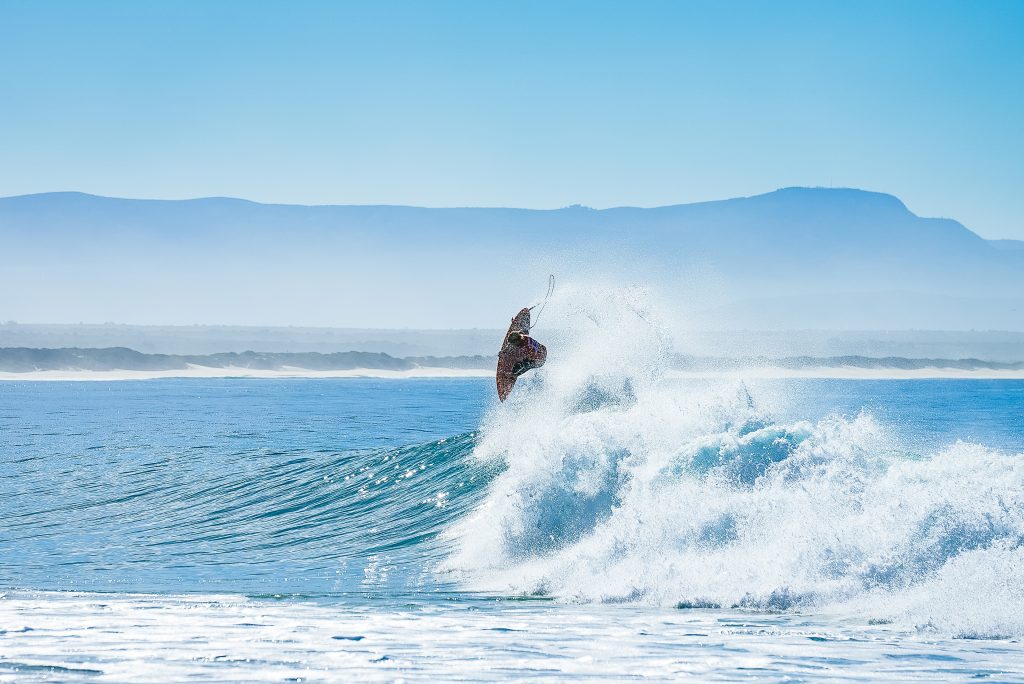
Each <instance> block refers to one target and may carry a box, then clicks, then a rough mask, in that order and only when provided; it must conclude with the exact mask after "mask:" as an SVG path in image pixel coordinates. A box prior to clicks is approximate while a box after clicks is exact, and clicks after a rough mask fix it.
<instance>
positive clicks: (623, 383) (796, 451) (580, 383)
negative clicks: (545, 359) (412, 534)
mask: <svg viewBox="0 0 1024 684" xmlns="http://www.w3.org/2000/svg"><path fill="white" fill-rule="evenodd" d="M629 296H630V295H628V294H627V295H626V296H625V301H615V297H614V296H613V295H608V294H605V295H600V296H595V297H591V298H590V299H589V300H588V301H589V302H590V304H591V306H592V307H594V308H596V309H598V310H600V311H602V312H604V311H605V310H606V308H607V306H608V304H609V302H610V301H611V303H612V304H614V305H615V306H613V307H612V309H613V310H614V312H615V314H614V315H605V316H596V315H592V314H593V311H591V310H588V307H587V306H583V305H580V304H579V299H580V297H579V296H578V295H577V299H576V302H575V304H576V306H575V309H576V310H575V311H567V310H563V314H562V315H564V316H570V317H571V316H575V317H576V319H577V320H575V321H570V323H569V324H567V325H565V327H566V329H580V328H575V327H574V325H580V324H581V323H582V325H583V330H584V334H583V335H582V337H581V339H582V341H575V343H574V341H572V340H568V341H567V340H562V341H560V343H561V344H560V345H559V347H554V348H566V347H568V348H569V351H567V352H566V353H565V354H564V356H563V358H558V359H553V361H554V362H553V363H550V365H549V367H548V368H545V369H543V370H542V371H541V372H539V373H537V374H536V375H535V376H534V377H532V378H528V379H527V382H524V383H523V384H522V386H521V387H517V392H516V393H515V395H514V397H513V400H512V401H510V402H508V403H507V404H505V405H502V406H500V407H496V408H495V410H494V411H492V412H491V414H490V415H489V416H488V418H487V419H486V421H485V424H484V426H483V429H482V430H481V433H480V438H479V443H478V446H477V448H476V451H475V455H476V457H477V458H480V459H483V460H486V461H493V460H501V461H503V462H504V463H505V464H506V465H507V470H506V471H505V472H504V473H503V474H501V475H500V476H499V477H498V478H496V479H495V481H494V482H493V483H492V484H491V489H490V492H489V494H488V496H487V498H486V500H485V502H484V503H483V505H482V506H480V507H479V508H478V509H477V510H476V511H475V513H474V514H473V515H472V516H470V517H468V518H467V519H465V520H463V521H461V522H460V523H459V524H458V525H457V526H456V527H455V528H454V530H453V531H452V534H453V536H454V538H455V540H456V543H457V551H456V552H455V554H454V555H453V557H452V558H451V560H450V561H449V563H448V565H449V566H450V567H451V568H455V569H458V570H460V571H462V572H463V573H465V581H466V583H467V584H469V585H471V586H473V587H476V588H486V589H491V590H497V591H514V592H525V593H534V594H552V595H556V596H558V597H560V598H564V599H568V600H575V601H602V602H620V601H631V602H633V601H641V602H648V603H652V604H658V605H671V606H680V607H708V606H722V607H742V608H750V609H758V610H792V609H796V608H808V607H813V608H815V609H818V610H821V609H829V608H830V607H834V608H838V607H840V606H842V607H843V609H844V610H846V611H848V610H851V609H853V610H854V611H855V612H858V611H859V612H862V613H864V614H865V616H868V617H873V618H877V619H885V620H900V621H903V622H906V623H907V624H909V625H912V626H917V627H921V626H922V625H924V626H928V625H931V626H935V625H940V626H941V628H942V629H944V630H946V631H949V632H954V633H964V634H971V635H986V634H1015V635H1019V634H1024V617H1021V616H1024V590H1022V589H1021V583H1020V581H1019V576H1020V574H1019V571H1020V569H1021V567H1022V565H1021V560H1022V554H1024V486H1022V485H1024V458H1022V457H1021V456H1020V455H1011V454H1007V453H1004V452H1000V451H996V450H992V449H988V448H985V447H983V446H980V445H976V444H969V443H964V442H960V443H957V444H955V445H953V446H951V447H949V448H947V449H946V450H944V451H941V452H940V453H935V454H930V455H926V456H913V455H910V454H907V453H904V452H902V451H900V449H898V448H897V447H896V446H895V445H896V443H897V440H895V439H893V437H892V436H891V435H889V434H887V431H886V429H884V428H883V427H882V426H881V425H880V424H879V423H878V422H877V421H876V420H875V419H874V418H873V417H872V416H871V415H870V414H869V413H861V414H860V415H858V416H855V417H840V416H834V417H831V418H827V419H825V420H821V421H817V422H809V421H799V422H794V423H780V422H776V421H773V420H772V418H771V416H770V415H769V413H768V412H766V411H764V410H762V409H760V408H759V406H758V403H757V401H755V400H754V399H753V398H752V397H751V396H750V394H749V393H748V391H747V389H746V388H745V387H744V386H743V385H742V384H703V385H697V384H695V383H685V384H684V383H681V382H678V381H672V380H669V379H666V378H665V377H663V376H662V374H661V373H660V372H659V369H660V368H663V367H664V365H663V363H662V361H663V358H664V354H663V350H664V336H663V334H662V332H661V331H660V329H659V328H658V327H657V326H656V325H655V324H653V323H651V322H650V318H649V317H648V316H645V315H642V312H640V311H638V309H637V308H636V307H635V306H634V305H633V303H632V302H630V301H628V300H629ZM548 315H549V316H550V315H552V314H550V313H549V314H548ZM630 318H631V319H632V320H627V319H630ZM608 319H612V321H613V322H612V323H611V325H607V323H606V321H607V320H608ZM588 321H589V325H588V324H587V322H588ZM624 321H626V322H627V323H628V325H624V324H623V322H624ZM594 339H599V340H601V341H602V344H600V345H598V348H597V349H596V350H595V349H594V345H593V344H592V342H593V340H594ZM563 345H565V346H563ZM971 577H979V578H982V579H981V580H980V582H981V586H983V587H985V589H984V590H983V592H982V593H980V594H976V595H973V596H971V599H970V600H969V601H967V600H961V601H959V602H956V601H951V600H949V594H950V592H951V591H952V592H957V593H956V595H957V596H961V597H963V596H965V595H969V594H970V593H971V590H970V583H969V582H970V578H971ZM953 606H955V609H954V607H953ZM1007 606H1011V607H1012V609H1008V608H1007ZM1000 616H1001V617H1000Z"/></svg>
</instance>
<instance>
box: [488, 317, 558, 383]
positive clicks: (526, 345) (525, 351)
mask: <svg viewBox="0 0 1024 684" xmlns="http://www.w3.org/2000/svg"><path fill="white" fill-rule="evenodd" d="M547 358H548V350H547V347H545V346H544V345H543V344H541V343H540V342H538V341H537V340H535V339H533V338H532V337H530V310H529V309H523V310H522V311H520V312H519V313H518V314H516V317H515V318H513V319H512V325H510V326H509V328H508V332H507V333H505V341H504V342H502V344H501V351H499V352H498V372H497V381H498V399H500V400H501V401H505V399H507V398H508V395H509V393H510V392H511V391H512V386H513V385H515V384H516V379H517V378H518V377H519V376H520V375H522V374H523V373H525V372H526V371H528V370H533V369H534V368H540V367H541V366H543V365H544V362H545V361H546V360H547Z"/></svg>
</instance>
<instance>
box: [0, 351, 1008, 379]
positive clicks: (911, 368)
mask: <svg viewBox="0 0 1024 684" xmlns="http://www.w3.org/2000/svg"><path fill="white" fill-rule="evenodd" d="M495 362H496V360H495V358H494V357H493V356H490V357H487V356H454V357H432V356H427V357H406V358H395V357H392V356H389V355H387V354H381V353H376V354H375V353H368V352H338V353H333V354H319V353H316V352H307V353H272V352H271V353H266V352H263V353H261V352H251V351H250V352H243V353H241V354H238V353H234V352H230V353H221V354H209V355H173V354H143V353H140V352H137V351H134V350H132V349H126V348H123V347H115V348H107V349H78V348H65V349H28V348H0V380H103V379H108V380H118V379H148V378H162V377H354V376H371V377H474V376H481V377H483V376H490V375H491V374H492V373H493V369H494V367H495ZM669 365H670V368H671V370H672V371H674V372H676V373H678V374H681V375H733V374H735V375H746V376H749V377H755V378H756V377H786V376H793V377H852V378H859V377H1022V378H1024V361H1018V362H998V361H983V360H980V359H926V358H921V359H912V358H903V357H881V358H878V357H865V356H836V357H811V356H794V357H784V358H774V359H773V358H768V357H764V356H756V357H743V358H722V357H707V356H701V357H698V356H683V355H676V356H674V357H673V358H672V359H671V362H670V364H669Z"/></svg>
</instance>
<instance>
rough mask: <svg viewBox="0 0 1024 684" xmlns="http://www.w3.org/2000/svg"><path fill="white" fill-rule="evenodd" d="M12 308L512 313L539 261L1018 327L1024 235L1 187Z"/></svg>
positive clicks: (876, 224)
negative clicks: (6, 193) (131, 196)
mask: <svg viewBox="0 0 1024 684" xmlns="http://www.w3.org/2000/svg"><path fill="white" fill-rule="evenodd" d="M0 240H2V244H3V256H4V258H3V261H2V269H0V320H9V319H13V320H19V321H28V322H77V321H86V322H94V323H98V322H102V321H116V322H128V323H147V324H191V323H206V324H216V323H226V324H249V325H252V324H256V325H305V326H335V327H361V328H402V327H408V328H472V327H479V328H487V329H491V328H499V329H500V328H501V327H503V325H504V323H505V321H507V319H508V318H509V317H510V315H511V313H510V312H514V310H515V309H516V308H518V306H520V305H521V304H523V303H525V302H526V301H528V300H530V299H535V298H536V296H537V295H538V294H541V293H542V291H543V289H544V281H545V278H546V274H547V273H549V272H554V273H557V274H558V276H559V282H560V283H569V284H572V283H576V284H578V285H582V286H584V287H591V286H599V285H604V286H615V285H618V284H625V283H631V284H642V285H650V286H652V287H653V288H654V290H655V291H656V292H657V294H658V297H659V299H660V301H663V302H667V305H666V307H667V308H668V309H669V310H670V313H671V316H670V317H674V318H676V319H677V321H678V322H679V323H680V325H682V326H686V327H698V328H714V329H723V328H746V329H770V330H785V329H794V328H827V329H911V328H931V329H946V330H969V329H972V328H976V329H996V330H1010V331H1021V330H1024V243H1021V242H1019V241H1012V240H985V239H982V238H981V237H979V236H978V235H976V234H974V233H972V232H971V231H970V230H968V229H967V228H965V227H964V226H962V225H961V224H959V223H957V222H956V221H954V220H950V219H933V218H921V217H919V216H916V215H914V214H913V213H911V212H910V211H909V210H908V209H907V208H906V207H905V206H904V205H903V204H902V202H900V201H899V200H898V199H896V198H895V197H892V196H890V195H885V194H879V193H873V192H865V191H860V190H849V189H826V188H787V189H783V190H778V191H775V192H771V193H768V194H765V195H759V196H755V197H747V198H737V199H730V200H723V201H716V202H704V203H699V204H688V205H677V206H668V207H659V208H651V209H641V208H628V207H624V208H616V209H606V210H593V209H588V208H585V207H568V208H564V209H557V210H526V209H469V208H464V209H459V208H455V209H428V208H416V207H399V206H287V205H267V204H258V203H254V202H248V201H244V200H237V199H225V198H210V199H196V200H180V201H178V200H127V199H112V198H103V197H95V196H90V195H84V194H79V193H49V194H40V195H27V196H20V197H8V198H2V199H0Z"/></svg>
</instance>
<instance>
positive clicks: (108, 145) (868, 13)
mask: <svg viewBox="0 0 1024 684" xmlns="http://www.w3.org/2000/svg"><path fill="white" fill-rule="evenodd" d="M1022 34H1024V2H1019V1H1016V0H1013V1H1007V2H994V1H989V2H943V1H942V0H930V1H928V2H914V1H910V0H905V1H901V2H874V1H871V0H863V1H859V2H856V3H851V2H839V1H836V2H727V1H714V2H683V1H678V2H619V3H605V2H597V1H593V0H590V1H586V2H572V1H562V2H549V1H545V2H542V1H529V0H521V1H517V2H501V3H484V2H444V1H441V0H432V1H431V2H388V1H386V0H385V1H381V0H376V1H373V2H310V1H307V2H301V1H296V2H278V3H270V2H265V3H254V2H241V1H239V2H228V1H221V2H208V1H203V2H199V1H197V2H187V1H177V2H159V1H149V2H134V1H133V2H104V1H102V0H92V1H91V2H77V1H75V2H55V1H38V2H37V1H29V0H0V196H7V195H18V194H25V193H35V192H47V191H58V190H78V191H83V192H89V193H94V194H100V195H109V196H119V197H144V198H187V197H203V196H232V197H242V198H247V199H252V200H256V201H262V202H282V203H302V204H413V205H420V206H516V207H532V208H552V207H560V206H566V205H570V204H577V203H579V204H584V205H588V206H592V207H599V208H603V207H609V206H620V205H633V206H657V205H665V204H678V203H686V202H695V201H702V200H710V199H722V198H727V197H735V196H744V195H752V194H758V193H762V192H767V191H770V190H773V189H776V188H779V187H786V186H792V185H807V186H844V187H858V188H864V189H869V190H877V191H882V192H888V193H891V194H894V195H896V196H898V197H900V198H901V199H903V200H904V201H905V202H906V204H907V205H908V207H909V208H910V209H911V210H912V211H914V212H915V213H918V214H920V215H923V216H944V217H951V218H955V219H957V220H959V221H961V222H962V223H964V224H965V225H966V226H967V227H969V228H971V229H972V230H974V231H975V232H977V233H979V234H980V235H982V236H984V237H987V238H1017V239H1024V193H1022V192H1021V191H1020V189H1021V188H1022V187H1024V163H1022V161H1021V160H1022V159H1024V126H1021V124H1020V121H1021V120H1024V40H1021V39H1020V36H1021V35H1022Z"/></svg>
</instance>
